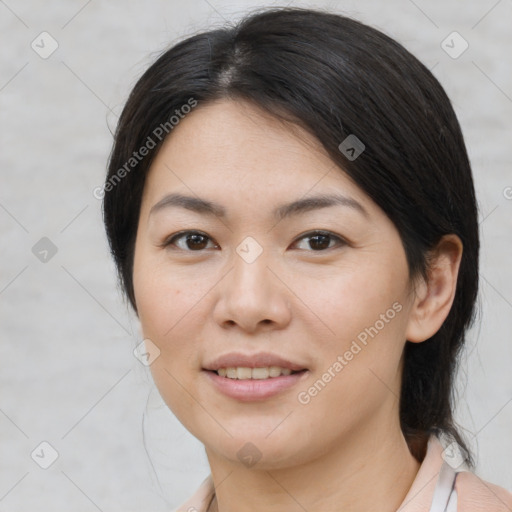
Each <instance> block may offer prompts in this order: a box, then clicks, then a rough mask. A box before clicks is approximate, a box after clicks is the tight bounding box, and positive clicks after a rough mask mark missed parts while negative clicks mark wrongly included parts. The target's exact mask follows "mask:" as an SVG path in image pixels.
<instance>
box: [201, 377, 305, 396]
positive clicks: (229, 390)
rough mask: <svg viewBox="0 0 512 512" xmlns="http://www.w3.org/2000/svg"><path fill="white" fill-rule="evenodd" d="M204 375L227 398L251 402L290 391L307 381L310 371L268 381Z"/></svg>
mask: <svg viewBox="0 0 512 512" xmlns="http://www.w3.org/2000/svg"><path fill="white" fill-rule="evenodd" d="M203 373H205V374H206V376H207V377H208V378H209V379H210V380H211V382H212V383H213V384H214V386H216V388H217V389H218V390H219V391H220V392H221V393H223V394H224V395H226V396H229V397H231V398H235V399H237V400H241V401H243V402H251V401H255V400H265V399H266V398H270V397H272V396H274V395H277V394H278V393H281V392H282V391H284V390H286V389H290V388H291V387H293V386H295V385H296V384H297V383H298V382H300V381H301V380H303V379H305V378H306V377H307V375H308V373H309V372H308V370H303V371H301V372H297V373H292V374H290V375H280V376H279V377H270V378H268V379H240V380H239V379H229V378H227V377H221V376H220V375H218V374H217V372H213V371H209V370H204V371H203Z"/></svg>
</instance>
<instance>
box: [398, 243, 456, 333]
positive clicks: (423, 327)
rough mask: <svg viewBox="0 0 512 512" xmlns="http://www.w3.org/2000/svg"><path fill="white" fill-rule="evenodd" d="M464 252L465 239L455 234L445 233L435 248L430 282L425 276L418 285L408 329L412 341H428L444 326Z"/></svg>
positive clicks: (429, 273)
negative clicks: (463, 242) (463, 241)
mask: <svg viewBox="0 0 512 512" xmlns="http://www.w3.org/2000/svg"><path fill="white" fill-rule="evenodd" d="M462 252H463V247H462V242H461V240H460V238H459V237H458V236H457V235H454V234H449V235H445V236H443V237H442V238H441V240H440V241H439V243H438V244H437V246H436V247H435V248H434V249H433V250H432V251H431V254H430V258H429V261H430V266H429V269H428V271H427V272H428V282H427V281H425V280H424V279H422V280H421V282H419V283H418V284H417V286H416V296H415V300H414V304H413V305H412V308H411V311H410V314H409V323H408V325H407V331H406V339H407V340H408V341H411V342H413V343H420V342H422V341H425V340H427V339H429V338H431V337H432V336H433V335H434V334H435V333H436V332H437V331H438V330H439V329H440V328H441V326H442V325H443V322H444V321H445V320H446V318H447V316H448V314H449V312H450V309H451V307H452V304H453V299H454V297H455V291H456V289H457V276H458V273H459V267H460V261H461V258H462Z"/></svg>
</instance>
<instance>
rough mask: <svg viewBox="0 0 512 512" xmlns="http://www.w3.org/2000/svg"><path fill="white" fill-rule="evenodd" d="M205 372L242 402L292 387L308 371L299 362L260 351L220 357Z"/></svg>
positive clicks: (258, 398) (226, 391) (271, 394)
mask: <svg viewBox="0 0 512 512" xmlns="http://www.w3.org/2000/svg"><path fill="white" fill-rule="evenodd" d="M233 372H234V373H233ZM203 373H204V375H205V377H206V378H207V381H208V382H210V383H211V384H213V386H214V388H215V389H217V391H219V392H220V393H222V394H224V395H226V396H228V397H230V398H232V399H235V400H238V401H240V402H252V401H261V400H266V399H269V398H271V397H273V396H275V395H277V394H280V393H283V392H285V391H286V390H289V389H291V388H292V387H294V386H296V385H298V383H299V382H302V381H304V379H307V378H308V375H309V370H308V369H307V368H306V367H305V366H304V365H302V364H300V363H298V362H296V361H290V360H289V359H286V358H284V357H281V356H278V355H276V354H271V353H267V352H259V353H257V354H240V353H230V354H225V355H222V356H219V357H217V358H216V359H215V360H213V361H212V362H211V363H208V364H206V365H205V366H204V368H203ZM249 374H250V376H249Z"/></svg>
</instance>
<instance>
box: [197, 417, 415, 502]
mask: <svg viewBox="0 0 512 512" xmlns="http://www.w3.org/2000/svg"><path fill="white" fill-rule="evenodd" d="M377 425H378V422H376V424H374V425H369V426H367V428H366V429H362V428H358V429H356V431H355V432H354V433H353V434H351V435H350V436H344V438H343V440H338V441H337V442H336V443H335V446H331V447H329V448H330V449H329V450H327V452H326V453H325V454H323V455H321V456H319V457H318V458H316V459H315V460H311V461H308V462H306V463H304V464H301V465H299V466H293V467H286V468H280V469H272V470H257V469H256V468H252V469H248V468H245V467H244V466H243V465H240V464H237V463H234V462H233V461H231V460H227V459H225V458H223V457H221V456H219V455H218V454H215V453H213V452H212V451H210V450H209V449H208V448H207V450H206V452H207V455H208V459H209V462H210V467H211V470H212V478H213V481H214V485H215V489H216V496H215V499H214V503H213V504H212V507H211V510H212V511H215V512H217V511H218V512H235V511H236V512H246V511H247V512H248V511H254V510H265V511H266V512H274V511H275V512H277V511H282V510H297V511H299V510H308V512H320V511H322V512H335V511H340V510H350V511H351V512H363V511H367V510H375V505H376V504H378V509H379V510H380V511H382V512H387V511H390V512H392V511H396V510H397V509H398V507H399V506H400V504H401V503H402V501H403V499H404V498H405V496H406V494H407V492H408V490H409V489H410V487H411V485H412V483H413V481H414V478H415V477H416V474H417V472H418V469H419V466H420V464H419V462H418V461H417V460H416V459H415V458H414V457H413V456H412V455H411V453H410V451H409V448H408V446H407V443H406V441H405V438H404V437H403V435H402V432H401V430H400V428H399V425H398V424H396V425H394V428H392V429H391V428H387V429H384V428H382V423H381V426H380V427H379V428H378V427H377Z"/></svg>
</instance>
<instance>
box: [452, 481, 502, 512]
mask: <svg viewBox="0 0 512 512" xmlns="http://www.w3.org/2000/svg"><path fill="white" fill-rule="evenodd" d="M455 490H456V491H457V497H458V510H459V511H460V512H466V511H468V512H469V511H471V512H473V511H475V512H477V511H478V512H480V511H482V512H484V511H485V512H512V493H510V492H509V491H507V490H506V489H503V487H499V486H497V485H494V484H491V483H489V482H486V481H485V480H482V479H481V478H479V477H478V476H477V475H475V474H474V473H470V472H469V471H461V472H460V473H458V474H457V479H456V481H455Z"/></svg>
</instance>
